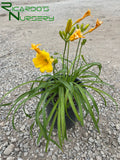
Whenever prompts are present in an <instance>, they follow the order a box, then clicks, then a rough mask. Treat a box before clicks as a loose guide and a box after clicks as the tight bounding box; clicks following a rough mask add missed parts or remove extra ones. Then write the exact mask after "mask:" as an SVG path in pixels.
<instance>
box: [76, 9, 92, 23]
mask: <svg viewBox="0 0 120 160" xmlns="http://www.w3.org/2000/svg"><path fill="white" fill-rule="evenodd" d="M88 16H91V11H90V9H88V11H87V12H86V13H85V14H84V16H83V17H81V18H79V19H78V20H77V21H76V22H75V23H74V24H76V23H79V22H80V21H81V20H83V19H84V18H85V17H88Z"/></svg>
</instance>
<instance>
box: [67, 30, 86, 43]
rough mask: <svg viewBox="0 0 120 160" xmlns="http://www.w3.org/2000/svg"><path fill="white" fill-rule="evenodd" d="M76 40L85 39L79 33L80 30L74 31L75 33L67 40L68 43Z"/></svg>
mask: <svg viewBox="0 0 120 160" xmlns="http://www.w3.org/2000/svg"><path fill="white" fill-rule="evenodd" d="M78 38H85V37H84V36H83V34H82V32H81V30H80V29H77V30H76V31H75V33H73V34H72V35H71V36H70V38H69V40H70V41H74V40H76V39H78Z"/></svg>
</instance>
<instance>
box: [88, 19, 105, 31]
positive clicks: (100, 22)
mask: <svg viewBox="0 0 120 160" xmlns="http://www.w3.org/2000/svg"><path fill="white" fill-rule="evenodd" d="M102 23H103V22H102V21H99V19H98V18H97V21H96V26H95V27H94V28H91V29H89V30H88V32H87V33H89V32H92V31H93V30H95V29H96V28H98V27H99V26H100V25H101V24H102Z"/></svg>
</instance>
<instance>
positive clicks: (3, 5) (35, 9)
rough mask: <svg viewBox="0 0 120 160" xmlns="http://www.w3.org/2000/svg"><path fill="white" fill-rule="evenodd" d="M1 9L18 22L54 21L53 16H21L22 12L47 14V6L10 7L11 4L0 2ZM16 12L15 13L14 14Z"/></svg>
mask: <svg viewBox="0 0 120 160" xmlns="http://www.w3.org/2000/svg"><path fill="white" fill-rule="evenodd" d="M1 8H2V9H4V10H6V11H8V12H9V21H11V17H13V18H15V19H16V20H18V21H25V20H27V21H54V16H24V17H22V16H21V13H22V12H25V11H26V12H39V13H40V12H49V6H20V7H19V6H12V3H11V2H1ZM15 12H16V13H15Z"/></svg>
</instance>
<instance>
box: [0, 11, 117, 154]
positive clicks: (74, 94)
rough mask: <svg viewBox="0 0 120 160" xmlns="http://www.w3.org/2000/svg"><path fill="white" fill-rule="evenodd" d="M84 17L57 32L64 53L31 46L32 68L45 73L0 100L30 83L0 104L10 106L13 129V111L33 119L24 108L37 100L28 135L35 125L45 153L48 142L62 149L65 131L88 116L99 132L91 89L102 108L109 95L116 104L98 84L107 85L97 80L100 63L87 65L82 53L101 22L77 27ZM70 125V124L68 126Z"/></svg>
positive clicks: (38, 140) (68, 23)
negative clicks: (72, 53)
mask: <svg viewBox="0 0 120 160" xmlns="http://www.w3.org/2000/svg"><path fill="white" fill-rule="evenodd" d="M87 16H91V11H90V10H89V9H88V11H87V12H86V13H85V14H84V15H83V17H82V18H79V19H78V20H77V21H76V22H75V23H73V22H72V19H69V20H68V21H67V24H66V28H65V30H64V31H59V35H60V37H61V38H62V39H63V41H64V43H65V47H64V51H63V54H59V53H54V55H53V56H54V57H53V56H50V54H49V53H48V52H46V51H45V50H40V48H39V47H38V46H39V45H40V44H37V45H35V44H32V45H31V46H32V47H31V49H33V50H35V51H36V57H35V58H33V63H34V66H35V67H36V68H39V69H40V72H42V73H44V72H47V73H46V74H42V75H41V76H40V77H37V78H36V79H35V80H33V81H28V82H26V83H22V84H20V85H18V86H17V87H15V88H13V89H12V90H10V91H9V92H8V93H6V94H5V95H4V96H3V97H2V99H1V101H2V100H3V99H4V98H5V97H6V96H7V95H8V94H9V93H11V92H12V91H14V90H15V89H16V88H19V87H21V86H24V85H27V84H31V87H30V90H29V91H26V92H25V93H23V94H21V95H20V96H19V97H18V98H17V99H15V100H14V101H13V102H10V103H7V104H2V103H1V106H7V105H12V106H11V109H10V111H9V113H8V116H9V115H10V114H11V112H12V111H13V117H12V125H13V128H14V129H16V128H15V123H14V119H15V114H16V112H17V111H18V110H19V109H20V108H21V107H23V111H24V113H25V115H26V116H27V117H29V118H31V117H32V116H31V115H29V114H27V113H26V112H25V107H24V106H25V103H26V102H27V101H29V100H30V99H32V98H36V99H37V104H35V105H36V108H35V115H34V116H35V117H34V118H33V121H34V122H33V123H32V124H31V126H30V133H31V135H32V129H33V127H34V126H35V124H36V126H37V127H39V132H38V139H37V143H39V142H40V139H41V138H42V137H44V138H45V139H46V151H47V148H48V144H49V142H50V141H51V142H53V143H54V144H56V145H57V146H58V147H59V148H60V149H62V146H63V143H64V139H67V133H66V132H67V129H68V128H70V127H71V126H72V125H73V124H74V123H75V121H76V120H77V121H78V122H79V123H80V125H81V126H84V119H85V117H86V115H88V114H89V115H90V116H91V119H92V121H93V123H94V126H95V127H96V129H97V131H98V132H99V126H98V122H99V109H98V105H97V102H96V100H95V98H94V95H93V92H91V90H92V91H94V92H97V93H98V94H99V95H100V97H101V98H102V99H103V101H104V103H105V105H106V99H105V96H108V97H109V98H110V99H111V100H112V101H113V102H114V103H115V104H116V101H115V100H114V98H113V97H112V96H111V95H109V94H108V93H106V92H105V91H103V90H102V89H100V85H109V84H107V83H105V82H103V81H102V80H101V79H100V73H101V68H102V66H101V64H100V63H98V62H92V63H91V62H90V63H89V62H87V61H86V60H85V57H84V56H83V54H82V52H81V50H82V47H83V46H84V45H85V43H86V37H85V36H86V34H88V33H90V32H92V31H93V30H95V29H96V28H98V27H99V26H100V25H101V24H102V23H103V22H102V21H100V20H99V19H97V21H96V25H95V27H93V28H90V29H88V27H89V25H90V24H86V25H84V24H83V23H82V24H81V25H80V24H79V22H81V20H83V19H84V18H85V17H87ZM75 40H76V43H78V44H77V49H76V52H75V57H74V58H73V59H72V60H70V56H69V53H70V45H72V43H73V42H72V41H75ZM55 56H56V58H55ZM60 62H61V63H60ZM58 64H59V66H60V65H61V68H60V67H59V68H58V67H57V65H58ZM95 66H96V67H97V68H98V69H99V72H98V74H97V73H95V72H94V71H93V70H92V67H95ZM98 84H100V85H98ZM109 86H110V85H109ZM110 87H111V86H110ZM1 101H0V102H1ZM116 105H117V104H116ZM46 111H47V113H46ZM70 123H71V124H72V125H70V126H69V124H70ZM49 124H50V125H49ZM54 128H57V133H58V139H59V142H56V141H55V140H53V138H52V131H53V129H54Z"/></svg>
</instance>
